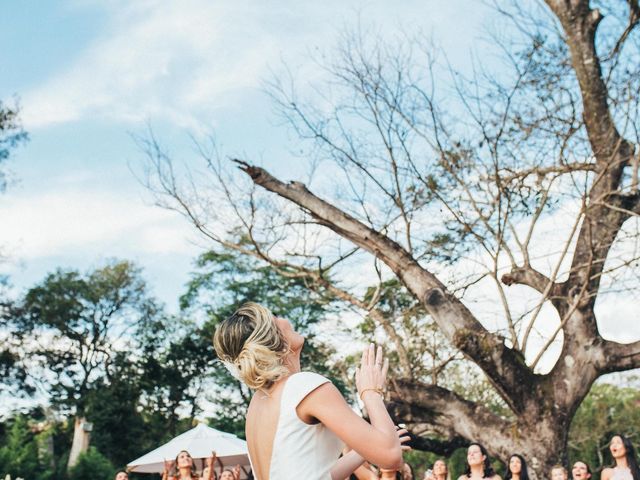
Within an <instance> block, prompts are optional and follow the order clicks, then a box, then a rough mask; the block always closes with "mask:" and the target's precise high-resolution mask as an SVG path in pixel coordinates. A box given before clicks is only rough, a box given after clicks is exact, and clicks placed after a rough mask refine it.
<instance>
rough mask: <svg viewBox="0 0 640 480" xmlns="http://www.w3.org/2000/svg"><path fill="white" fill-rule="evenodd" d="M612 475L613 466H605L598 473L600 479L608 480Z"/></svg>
mask: <svg viewBox="0 0 640 480" xmlns="http://www.w3.org/2000/svg"><path fill="white" fill-rule="evenodd" d="M612 475H613V468H611V467H607V468H603V469H602V473H601V474H600V479H601V480H609V479H610V478H611V476H612Z"/></svg>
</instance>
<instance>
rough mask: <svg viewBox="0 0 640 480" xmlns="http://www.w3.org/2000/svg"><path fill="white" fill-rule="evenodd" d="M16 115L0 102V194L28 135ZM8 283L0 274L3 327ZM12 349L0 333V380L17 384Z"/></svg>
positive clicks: (19, 375)
mask: <svg viewBox="0 0 640 480" xmlns="http://www.w3.org/2000/svg"><path fill="white" fill-rule="evenodd" d="M16 103H17V102H16ZM18 114H19V109H18V106H17V105H14V106H10V105H7V104H6V103H4V102H2V101H1V100H0V193H2V192H4V190H5V188H6V186H7V174H6V170H5V165H4V164H5V162H6V160H7V159H8V158H9V154H10V153H11V150H12V149H13V148H15V147H16V146H18V145H19V144H20V143H24V142H26V141H27V140H28V135H27V133H26V132H25V131H24V130H23V129H22V126H21V123H20V119H19V116H18ZM4 260H5V258H4V255H3V252H2V246H1V245H0V262H2V261H4ZM8 281H9V279H8V277H7V276H6V275H2V274H0V325H5V324H6V322H7V320H6V317H5V316H6V310H7V309H8V308H9V305H10V301H9V299H8V297H7V294H6V291H5V289H6V287H7V284H8ZM14 347H15V345H14V344H13V343H12V341H11V336H8V335H7V336H5V335H4V334H3V333H2V332H0V378H9V377H13V378H15V379H16V380H17V381H18V382H22V381H24V379H25V376H26V372H25V370H24V368H21V365H20V363H19V361H18V359H17V358H16V355H15V354H14V353H13V349H14ZM3 383H4V382H2V383H0V389H4V387H6V385H3ZM1 391H2V390H0V392H1Z"/></svg>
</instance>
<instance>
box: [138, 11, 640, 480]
mask: <svg viewBox="0 0 640 480" xmlns="http://www.w3.org/2000/svg"><path fill="white" fill-rule="evenodd" d="M595 3H596V2H590V1H588V0H546V2H526V4H527V8H526V9H525V8H524V7H523V6H522V5H523V2H513V3H511V2H497V1H496V9H497V10H498V11H499V12H500V13H501V15H502V18H503V19H504V24H503V26H502V29H501V30H500V33H496V34H495V35H494V36H493V39H492V42H493V43H492V44H493V46H494V47H497V49H498V51H500V52H501V57H500V59H501V61H500V62H498V61H497V60H496V56H495V55H493V56H491V57H489V56H476V57H475V62H474V63H473V64H472V67H471V68H469V69H467V71H464V72H457V71H454V70H453V67H450V66H448V64H446V63H444V62H442V61H441V60H438V58H437V56H436V55H434V54H433V52H434V50H433V49H432V48H431V47H430V46H429V44H425V43H423V42H421V41H419V40H417V39H413V38H408V37H407V36H403V37H402V38H401V39H400V40H398V41H395V42H389V41H384V40H382V39H376V38H373V37H372V36H371V35H367V34H362V33H356V34H350V35H347V36H345V37H344V38H343V40H342V42H341V43H340V47H339V51H338V53H337V55H336V56H335V60H334V62H333V63H331V64H329V65H326V72H327V75H328V76H329V77H330V79H329V81H328V82H327V83H326V84H325V85H324V86H323V87H322V88H317V89H316V90H315V92H316V95H315V103H313V104H311V103H309V102H307V101H305V100H304V99H303V98H302V95H300V94H299V93H298V92H297V91H296V89H295V88H294V85H295V82H289V81H285V79H284V78H280V79H279V80H276V81H274V82H273V83H272V84H271V85H270V92H271V94H272V96H273V99H274V101H275V102H276V105H277V106H278V108H279V111H280V112H281V113H282V115H283V118H284V119H285V120H287V121H288V122H289V123H290V125H291V126H292V127H293V128H294V129H295V131H296V132H297V133H298V135H299V136H300V137H301V138H302V139H303V140H306V141H307V144H306V145H308V148H306V147H303V150H302V153H303V155H304V156H307V157H308V158H309V159H312V160H313V161H312V166H313V169H312V171H313V176H311V177H309V179H308V180H307V181H305V182H304V183H302V182H298V181H293V182H287V181H284V180H282V179H281V178H278V176H277V175H274V174H272V173H270V172H269V171H267V170H266V169H264V168H261V167H259V166H257V165H255V164H253V163H251V162H249V161H247V160H246V159H242V160H236V163H237V165H238V166H240V168H241V170H242V171H244V172H245V173H246V174H248V177H249V178H250V180H251V182H252V188H250V189H247V185H246V184H243V183H242V179H239V178H237V176H235V175H234V174H233V173H232V172H229V171H228V169H227V168H226V167H225V166H224V165H223V163H224V162H222V163H221V162H220V161H219V160H218V158H219V156H218V154H217V153H216V151H215V147H214V146H212V148H211V149H208V148H206V146H203V145H202V144H201V145H200V147H201V153H202V155H203V156H204V157H205V158H206V159H207V160H208V173H209V174H210V175H211V177H209V178H210V179H211V183H210V185H209V187H210V188H211V190H210V191H208V190H207V187H204V186H202V184H201V183H200V181H201V180H202V179H204V178H207V177H205V176H201V175H192V176H191V177H190V178H189V180H188V181H187V182H186V183H185V182H183V183H181V182H180V181H179V179H178V176H177V174H176V172H175V170H174V164H173V163H172V162H171V161H170V160H169V159H168V157H167V156H166V155H165V154H164V153H163V151H162V149H160V147H159V146H158V144H157V142H156V141H155V140H154V139H153V138H152V137H151V138H150V139H148V140H147V142H146V143H145V147H146V148H147V152H148V153H149V159H150V163H149V165H150V167H151V172H152V173H153V175H151V176H149V177H148V182H149V183H148V185H149V187H151V188H152V189H153V190H154V191H155V192H157V193H158V194H159V196H158V199H159V200H160V201H161V203H162V204H163V205H164V206H167V207H170V208H175V209H177V210H179V211H180V212H182V213H184V214H186V215H187V216H188V217H189V218H190V219H191V220H192V221H193V223H194V225H195V226H196V227H197V228H198V229H199V230H200V232H201V233H203V234H204V235H205V236H206V237H207V238H209V239H211V240H214V241H215V242H216V244H217V245H219V246H221V247H223V248H231V249H234V250H236V251H241V252H243V253H246V254H247V255H252V256H255V257H257V258H259V259H261V260H263V261H265V262H268V263H269V264H271V265H272V266H273V267H274V268H276V269H278V270H279V271H280V272H282V273H285V274H288V275H292V276H299V277H301V278H305V279H307V280H308V282H309V287H310V288H314V289H318V290H319V291H322V292H323V293H324V294H326V295H328V296H330V297H331V298H334V299H340V300H341V301H344V302H346V303H347V304H349V305H352V306H353V307H355V308H357V309H358V310H359V311H361V312H364V313H365V314H366V315H367V316H368V318H369V319H371V320H372V321H373V322H375V323H376V324H377V325H379V326H380V327H381V328H382V330H383V331H384V333H385V335H386V336H387V337H388V338H389V340H390V341H391V343H392V344H393V345H394V353H395V354H396V355H397V359H398V364H399V368H398V369H397V371H396V372H395V377H396V378H394V382H393V389H392V391H391V392H390V400H392V402H393V403H392V405H393V408H394V413H395V415H396V416H397V417H398V418H399V419H402V420H403V421H404V422H405V423H408V424H411V425H412V426H413V427H414V428H416V429H417V430H419V431H421V432H423V433H424V438H423V440H424V444H423V447H425V448H431V449H434V450H439V451H445V450H446V448H447V445H448V446H449V447H451V446H458V445H462V444H464V442H465V441H471V440H474V441H480V442H482V443H483V444H485V445H486V446H487V448H488V449H489V450H490V452H492V453H493V454H495V455H497V456H498V457H499V458H501V459H503V460H506V459H507V458H508V456H509V455H510V454H511V453H513V452H523V453H524V454H525V455H526V456H527V457H528V458H529V459H530V461H531V466H532V470H533V472H534V475H535V476H536V477H538V478H540V477H542V476H543V474H544V472H545V470H546V469H547V468H548V467H549V466H550V465H552V464H554V463H557V462H564V461H566V447H567V436H568V431H569V427H570V423H571V420H572V418H573V416H574V414H575V412H576V409H577V408H578V406H579V405H580V402H581V401H582V400H583V399H584V397H585V395H586V394H587V393H588V391H589V389H590V387H591V385H592V384H593V382H594V381H595V380H596V379H597V378H598V377H600V376H601V375H603V374H606V373H610V372H616V371H624V370H629V369H633V368H638V367H640V341H637V342H633V343H627V344H624V343H619V342H616V341H613V340H611V339H607V338H604V337H603V336H602V335H601V333H600V330H599V324H598V318H597V316H596V311H597V310H598V306H599V303H598V301H599V300H600V301H601V302H605V301H606V300H607V299H608V298H625V299H626V300H628V301H633V300H635V298H634V286H635V285H636V283H634V282H635V279H636V275H637V267H636V265H637V262H638V257H639V253H640V252H639V251H638V246H637V240H638V239H640V236H638V222H637V217H638V214H639V213H640V192H639V190H638V182H637V176H638V160H639V158H638V155H639V154H638V148H637V145H638V144H639V143H640V138H639V135H640V134H639V131H640V120H639V117H638V113H639V112H638V106H639V105H640V102H639V98H638V96H639V95H638V92H639V91H640V61H639V59H640V36H639V33H638V30H639V29H637V28H636V27H637V25H638V23H639V22H640V5H639V4H638V2H637V0H626V1H622V0H617V1H611V2H608V3H606V4H604V3H603V2H601V3H603V4H602V5H595V6H594V4H595ZM598 6H599V8H596V7H598ZM493 51H494V52H495V50H493ZM443 64H444V66H443ZM317 92H322V95H320V96H319V95H317ZM318 97H320V98H319V99H318ZM303 145H304V144H303ZM268 192H271V193H275V194H277V196H273V195H272V196H271V197H270V196H269V195H268ZM367 258H368V259H370V260H369V261H368V263H367ZM367 267H369V268H367ZM364 287H369V288H364ZM405 294H409V295H410V296H411V297H410V298H411V300H410V301H405V300H403V302H404V303H402V302H397V304H396V303H394V298H396V297H397V298H401V297H402V296H403V295H405ZM613 295H619V296H620V295H624V297H613ZM402 298H404V297H402ZM392 307H393V308H392ZM425 318H428V319H430V320H432V321H433V322H435V324H436V325H437V327H438V330H439V332H440V334H442V335H443V336H444V337H445V338H446V340H447V342H448V346H447V345H445V346H442V343H441V342H440V343H439V344H438V345H440V347H439V348H436V349H435V351H434V349H429V348H417V347H416V343H418V344H422V343H423V342H422V340H423V339H424V338H426V336H424V332H423V331H421V328H420V327H419V326H420V325H427V324H428V322H427V323H420V322H422V321H423V320H424V319H425ZM403 325H404V326H406V325H409V327H411V326H413V327H414V328H413V329H411V328H408V329H407V328H404V327H403ZM416 326H418V327H417V328H416ZM600 327H602V325H600ZM421 335H423V336H422V337H421ZM416 338H418V339H419V340H420V341H419V342H415V340H416ZM449 349H452V350H453V352H454V353H453V354H452V355H450V354H449ZM455 352H459V353H460V354H462V355H463V356H464V358H465V359H467V360H468V361H471V362H472V363H473V364H475V365H476V366H477V367H478V368H479V369H480V370H481V371H482V372H483V374H484V376H485V377H486V379H487V380H488V381H489V382H490V384H491V386H492V388H493V389H494V390H495V392H497V394H498V395H499V397H500V398H501V400H502V402H503V406H504V407H505V408H504V409H502V410H500V409H498V408H489V407H488V406H487V405H486V404H484V403H483V402H481V401H478V398H475V399H470V398H468V396H466V395H464V394H463V392H462V391H461V389H459V388H458V389H456V388H453V387H452V386H450V385H447V383H446V381H443V380H439V374H440V373H441V372H442V371H443V369H446V368H448V366H449V365H450V362H451V361H452V359H455V358H456V356H455ZM474 400H475V401H474ZM429 434H435V437H434V436H429ZM436 439H439V441H437V440H436ZM442 440H444V442H443V441H442Z"/></svg>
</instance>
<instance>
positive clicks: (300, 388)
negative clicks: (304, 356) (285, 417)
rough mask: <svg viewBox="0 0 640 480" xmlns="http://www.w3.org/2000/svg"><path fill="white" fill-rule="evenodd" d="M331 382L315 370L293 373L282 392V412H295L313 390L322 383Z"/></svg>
mask: <svg viewBox="0 0 640 480" xmlns="http://www.w3.org/2000/svg"><path fill="white" fill-rule="evenodd" d="M328 382H330V380H329V379H328V378H326V377H323V376H322V375H318V374H317V373H313V372H299V373H295V374H293V375H291V376H290V377H289V378H288V379H287V383H286V385H285V386H284V390H283V392H282V404H281V407H282V408H281V411H280V414H281V415H282V414H283V413H284V414H288V413H290V412H291V411H293V412H294V414H295V410H296V408H297V407H298V404H299V403H300V402H301V401H302V400H304V398H305V397H306V396H307V395H309V394H310V393H311V392H313V391H314V390H315V389H316V388H318V387H319V386H320V385H324V384H325V383H328Z"/></svg>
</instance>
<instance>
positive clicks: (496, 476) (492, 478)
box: [491, 473, 502, 480]
mask: <svg viewBox="0 0 640 480" xmlns="http://www.w3.org/2000/svg"><path fill="white" fill-rule="evenodd" d="M491 480H502V477H501V476H500V475H498V474H497V473H496V474H495V475H494V476H493V477H491Z"/></svg>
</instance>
